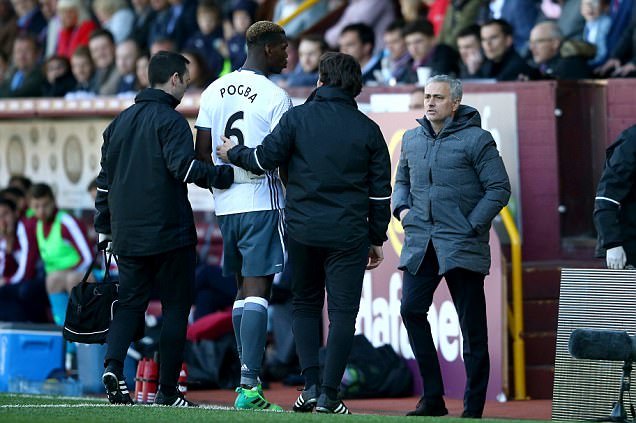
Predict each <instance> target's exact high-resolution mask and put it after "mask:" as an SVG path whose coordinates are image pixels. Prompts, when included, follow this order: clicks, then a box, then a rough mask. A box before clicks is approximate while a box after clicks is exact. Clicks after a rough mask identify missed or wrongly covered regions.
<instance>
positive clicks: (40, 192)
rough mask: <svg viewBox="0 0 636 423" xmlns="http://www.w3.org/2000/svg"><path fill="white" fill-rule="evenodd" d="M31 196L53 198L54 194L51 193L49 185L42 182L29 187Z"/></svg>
mask: <svg viewBox="0 0 636 423" xmlns="http://www.w3.org/2000/svg"><path fill="white" fill-rule="evenodd" d="M30 192H31V197H32V198H46V197H49V198H52V199H55V195H54V194H53V190H52V189H51V186H50V185H48V184H44V183H38V184H34V185H33V186H32V187H31V191H30Z"/></svg>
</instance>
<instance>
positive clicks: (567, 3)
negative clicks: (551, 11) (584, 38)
mask: <svg viewBox="0 0 636 423" xmlns="http://www.w3.org/2000/svg"><path fill="white" fill-rule="evenodd" d="M559 3H560V4H561V15H560V16H559V18H558V20H557V24H558V25H559V30H561V34H563V38H564V39H570V38H573V37H578V36H580V34H582V33H583V28H584V27H585V19H583V16H581V0H559Z"/></svg>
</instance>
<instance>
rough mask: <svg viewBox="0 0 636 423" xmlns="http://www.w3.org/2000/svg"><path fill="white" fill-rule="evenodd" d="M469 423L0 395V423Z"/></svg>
mask: <svg viewBox="0 0 636 423" xmlns="http://www.w3.org/2000/svg"><path fill="white" fill-rule="evenodd" d="M414 420H415V421H417V422H427V423H428V422H430V423H434V422H435V423H468V422H469V421H471V420H467V419H459V418H451V417H430V418H426V417H417V418H413V417H400V416H379V415H372V414H357V415H351V416H341V415H323V414H320V415H319V414H299V413H292V412H284V413H273V412H263V411H236V410H230V409H227V408H225V407H215V406H212V405H205V406H202V407H201V408H189V409H185V408H170V407H158V406H113V405H110V404H108V403H107V402H106V401H105V400H100V399H94V398H65V397H53V396H40V395H22V394H0V422H2V423H10V422H11V423H12V422H36V423H51V422H109V423H115V422H126V423H143V422H149V423H151V422H152V423H154V422H179V421H180V422H185V423H196V422H223V423H235V422H250V423H311V422H335V421H341V422H346V423H394V422H413V421H414ZM472 421H474V422H478V421H481V422H483V423H502V422H519V423H532V422H544V421H545V420H505V419H483V420H472Z"/></svg>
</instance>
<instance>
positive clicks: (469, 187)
mask: <svg viewBox="0 0 636 423" xmlns="http://www.w3.org/2000/svg"><path fill="white" fill-rule="evenodd" d="M418 123H419V124H420V126H419V127H417V128H415V129H411V130H409V131H407V132H406V133H405V134H404V136H403V138H402V151H401V154H400V161H399V164H398V169H397V174H396V177H395V187H394V192H393V214H394V215H395V217H396V218H398V219H399V212H400V211H401V210H402V209H404V208H408V209H410V210H409V212H408V213H407V214H406V215H405V216H404V220H403V222H402V226H403V227H404V234H405V239H404V245H403V247H402V253H401V256H400V266H399V268H400V269H402V270H408V271H409V272H410V273H412V274H416V273H417V271H418V269H419V267H420V265H421V263H422V260H423V259H424V254H425V253H426V249H427V248H428V245H429V242H432V243H433V247H434V248H435V252H436V253H437V259H438V261H439V274H440V275H443V274H444V273H446V272H448V271H449V270H451V269H453V268H457V267H461V268H464V269H468V270H472V271H474V272H479V273H482V274H488V271H489V269H490V248H489V246H488V240H489V229H490V224H491V222H492V220H493V219H494V217H495V216H496V215H497V213H499V211H500V210H501V209H502V208H503V207H504V206H505V205H506V204H507V203H508V199H509V198H510V182H509V180H508V174H507V173H506V169H505V167H504V164H503V160H502V159H501V156H500V155H499V151H497V146H496V144H495V141H494V140H493V138H492V136H491V134H490V132H488V131H485V130H483V129H481V118H480V116H479V112H478V111H477V110H475V109H474V108H472V107H469V106H463V105H461V106H459V109H458V110H457V112H456V113H455V116H454V118H449V119H448V120H447V121H446V124H445V125H444V127H443V128H442V130H441V131H440V133H439V134H437V135H435V132H434V131H433V128H432V127H431V124H430V123H429V121H428V120H427V119H418Z"/></svg>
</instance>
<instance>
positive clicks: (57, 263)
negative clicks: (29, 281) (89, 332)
mask: <svg viewBox="0 0 636 423" xmlns="http://www.w3.org/2000/svg"><path fill="white" fill-rule="evenodd" d="M31 208H32V209H33V211H34V213H35V218H36V219H37V220H36V226H35V234H36V240H37V245H38V250H39V252H40V257H42V261H43V263H44V270H45V272H46V291H47V292H48V294H49V301H50V302H51V311H52V313H53V320H54V321H55V323H56V324H57V325H60V326H61V325H63V324H64V318H65V316H66V305H67V303H68V294H69V293H70V292H71V289H72V288H73V287H74V286H75V285H77V284H78V283H79V282H80V280H82V276H83V272H85V271H86V269H87V268H88V266H90V264H91V262H92V260H93V257H92V256H93V254H92V251H91V248H90V247H89V245H88V240H87V238H86V232H85V230H84V227H83V225H82V224H81V223H80V222H79V221H78V220H77V219H75V218H74V217H73V216H71V215H70V214H68V213H67V212H64V211H62V210H59V209H58V208H57V205H56V202H55V196H54V194H53V190H52V189H51V187H50V186H49V185H47V184H42V183H39V184H35V185H33V186H32V187H31Z"/></svg>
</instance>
